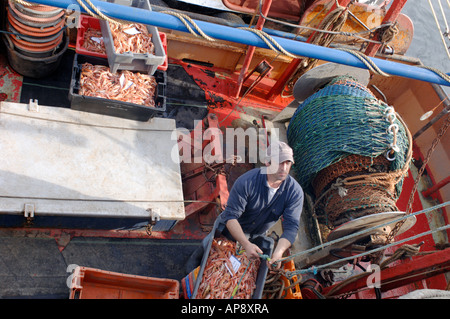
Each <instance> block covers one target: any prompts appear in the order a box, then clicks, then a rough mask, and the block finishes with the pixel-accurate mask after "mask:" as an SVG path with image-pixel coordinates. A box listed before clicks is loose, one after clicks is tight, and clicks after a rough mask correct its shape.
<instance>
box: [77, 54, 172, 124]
mask: <svg viewBox="0 0 450 319" xmlns="http://www.w3.org/2000/svg"><path fill="white" fill-rule="evenodd" d="M85 62H88V63H91V64H93V65H105V66H107V65H108V61H107V60H106V59H102V58H98V57H93V56H85V55H79V54H75V57H74V62H73V69H72V79H71V83H70V89H69V100H70V103H71V104H70V107H71V108H72V109H74V110H78V111H85V112H90V113H97V114H103V115H109V116H115V117H120V118H125V119H130V120H135V121H142V122H146V121H148V120H149V119H151V118H153V117H154V116H155V115H156V114H157V113H158V112H164V111H165V110H166V92H165V91H166V86H167V74H166V73H165V72H163V71H157V72H156V73H155V74H154V75H153V76H154V77H155V79H156V82H157V84H158V85H157V88H156V92H155V107H148V106H144V105H139V104H134V103H128V102H122V101H118V100H111V99H105V98H99V97H91V96H84V95H79V94H78V92H79V89H80V75H81V68H82V64H83V63H85Z"/></svg>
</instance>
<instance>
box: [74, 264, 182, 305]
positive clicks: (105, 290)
mask: <svg viewBox="0 0 450 319" xmlns="http://www.w3.org/2000/svg"><path fill="white" fill-rule="evenodd" d="M179 290H180V284H179V282H178V281H177V280H174V279H162V278H153V277H145V276H136V275H128V274H121V273H117V272H111V271H105V270H100V269H95V268H88V267H77V268H76V269H75V271H74V274H73V276H72V287H71V289H70V297H69V298H70V299H178V298H179Z"/></svg>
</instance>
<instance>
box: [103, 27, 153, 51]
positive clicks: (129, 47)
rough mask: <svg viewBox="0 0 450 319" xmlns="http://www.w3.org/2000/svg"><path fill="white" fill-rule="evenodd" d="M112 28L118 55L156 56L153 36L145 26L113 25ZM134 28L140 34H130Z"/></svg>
mask: <svg viewBox="0 0 450 319" xmlns="http://www.w3.org/2000/svg"><path fill="white" fill-rule="evenodd" d="M110 28H111V34H112V37H113V42H114V47H115V50H116V52H117V53H118V54H123V53H125V52H133V53H150V54H155V46H154V44H153V42H152V41H151V40H152V34H151V33H149V32H148V30H147V27H146V26H145V25H143V24H139V23H131V24H124V25H114V24H111V25H110ZM133 28H134V29H136V30H137V31H138V33H136V34H135V33H134V32H130V30H133ZM133 31H134V30H133ZM127 32H128V33H127Z"/></svg>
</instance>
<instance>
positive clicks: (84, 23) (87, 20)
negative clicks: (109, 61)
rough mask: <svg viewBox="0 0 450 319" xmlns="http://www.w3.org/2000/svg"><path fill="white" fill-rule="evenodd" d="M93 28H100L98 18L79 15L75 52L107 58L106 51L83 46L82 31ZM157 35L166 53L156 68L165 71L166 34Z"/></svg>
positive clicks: (166, 64) (166, 59) (166, 63)
mask: <svg viewBox="0 0 450 319" xmlns="http://www.w3.org/2000/svg"><path fill="white" fill-rule="evenodd" d="M89 28H92V29H95V30H101V28H100V20H99V19H97V18H94V17H91V16H87V15H84V14H82V15H81V16H80V24H79V26H78V31H77V42H76V47H75V52H76V53H78V54H83V55H90V56H96V57H100V58H105V59H106V58H107V56H106V51H105V53H104V54H101V53H97V52H92V51H88V50H86V49H85V48H83V44H84V33H85V32H86V31H87V30H88V29H89ZM159 37H160V39H161V42H162V44H163V48H164V51H165V53H166V58H165V60H164V63H163V64H161V65H160V66H158V70H160V71H167V67H168V65H169V63H168V58H167V35H166V34H165V33H164V32H159Z"/></svg>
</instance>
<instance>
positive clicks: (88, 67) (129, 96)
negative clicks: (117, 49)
mask: <svg viewBox="0 0 450 319" xmlns="http://www.w3.org/2000/svg"><path fill="white" fill-rule="evenodd" d="M122 76H123V81H121V80H120V79H121V77H122ZM130 83H131V84H130ZM129 84H130V85H129ZM155 87H156V79H155V78H154V77H153V76H151V75H148V74H140V73H138V72H131V71H126V70H125V71H121V72H117V73H116V74H112V73H111V72H110V69H109V68H108V67H107V66H102V65H95V66H94V65H92V64H90V63H85V64H83V65H82V69H81V75H80V90H79V94H80V95H85V96H93V97H101V98H108V99H112V100H118V101H123V102H128V103H134V104H140V105H145V106H148V107H155V106H156V104H155Z"/></svg>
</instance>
